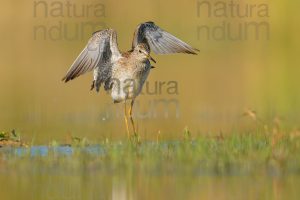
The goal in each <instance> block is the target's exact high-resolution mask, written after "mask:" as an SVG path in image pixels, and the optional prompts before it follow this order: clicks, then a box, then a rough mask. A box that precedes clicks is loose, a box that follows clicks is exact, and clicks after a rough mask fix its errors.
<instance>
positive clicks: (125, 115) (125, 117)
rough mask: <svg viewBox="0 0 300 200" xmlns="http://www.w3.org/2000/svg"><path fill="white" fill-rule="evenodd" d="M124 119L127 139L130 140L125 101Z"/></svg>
mask: <svg viewBox="0 0 300 200" xmlns="http://www.w3.org/2000/svg"><path fill="white" fill-rule="evenodd" d="M124 119H125V125H126V131H127V137H128V139H129V138H130V133H129V127H128V120H127V110H126V100H125V103H124Z"/></svg>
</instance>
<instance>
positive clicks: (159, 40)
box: [132, 22, 199, 54]
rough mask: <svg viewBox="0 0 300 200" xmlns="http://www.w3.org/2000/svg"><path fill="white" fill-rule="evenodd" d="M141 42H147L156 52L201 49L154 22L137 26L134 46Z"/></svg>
mask: <svg viewBox="0 0 300 200" xmlns="http://www.w3.org/2000/svg"><path fill="white" fill-rule="evenodd" d="M141 43H143V44H146V45H147V46H148V48H150V50H152V51H154V53H156V54H172V53H188V54H197V53H196V51H199V50H197V49H195V48H193V47H191V46H190V45H188V44H187V43H185V42H183V41H182V40H180V39H178V38H177V37H175V36H174V35H172V34H170V33H168V32H167V31H164V30H163V29H161V28H160V27H158V26H157V25H155V24H154V23H153V22H145V23H142V24H140V25H138V27H137V28H136V30H135V33H134V37H133V42H132V48H134V47H136V46H137V45H138V44H141Z"/></svg>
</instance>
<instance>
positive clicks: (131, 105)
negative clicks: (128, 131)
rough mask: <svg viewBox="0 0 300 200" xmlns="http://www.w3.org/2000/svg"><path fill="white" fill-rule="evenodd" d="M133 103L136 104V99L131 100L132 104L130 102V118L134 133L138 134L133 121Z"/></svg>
mask: <svg viewBox="0 0 300 200" xmlns="http://www.w3.org/2000/svg"><path fill="white" fill-rule="evenodd" d="M133 104H134V99H133V100H131V104H130V108H129V118H130V121H131V125H132V128H133V133H134V135H136V130H135V126H134V121H133V118H132V109H133Z"/></svg>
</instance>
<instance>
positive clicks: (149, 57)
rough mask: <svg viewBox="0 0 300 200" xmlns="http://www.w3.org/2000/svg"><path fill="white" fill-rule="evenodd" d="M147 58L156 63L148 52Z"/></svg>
mask: <svg viewBox="0 0 300 200" xmlns="http://www.w3.org/2000/svg"><path fill="white" fill-rule="evenodd" d="M148 59H150V60H152V61H153V62H154V63H156V61H155V60H154V58H152V57H151V56H150V54H149V55H148Z"/></svg>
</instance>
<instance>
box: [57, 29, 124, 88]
mask: <svg viewBox="0 0 300 200" xmlns="http://www.w3.org/2000/svg"><path fill="white" fill-rule="evenodd" d="M118 56H120V52H119V49H118V45H117V40H116V32H115V31H114V30H112V29H106V30H103V31H97V32H95V33H93V35H92V37H91V38H90V40H89V41H88V43H87V45H86V46H85V48H84V49H83V50H82V52H81V53H80V54H79V56H78V57H77V58H76V60H75V61H74V63H73V64H72V65H71V67H70V69H69V70H68V72H67V74H66V75H65V77H64V78H63V81H65V82H68V81H69V80H72V79H74V78H76V77H78V76H80V75H82V74H84V73H86V72H89V71H91V70H93V69H95V68H96V67H99V68H107V67H111V64H107V63H111V60H112V57H114V58H115V57H118Z"/></svg>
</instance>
